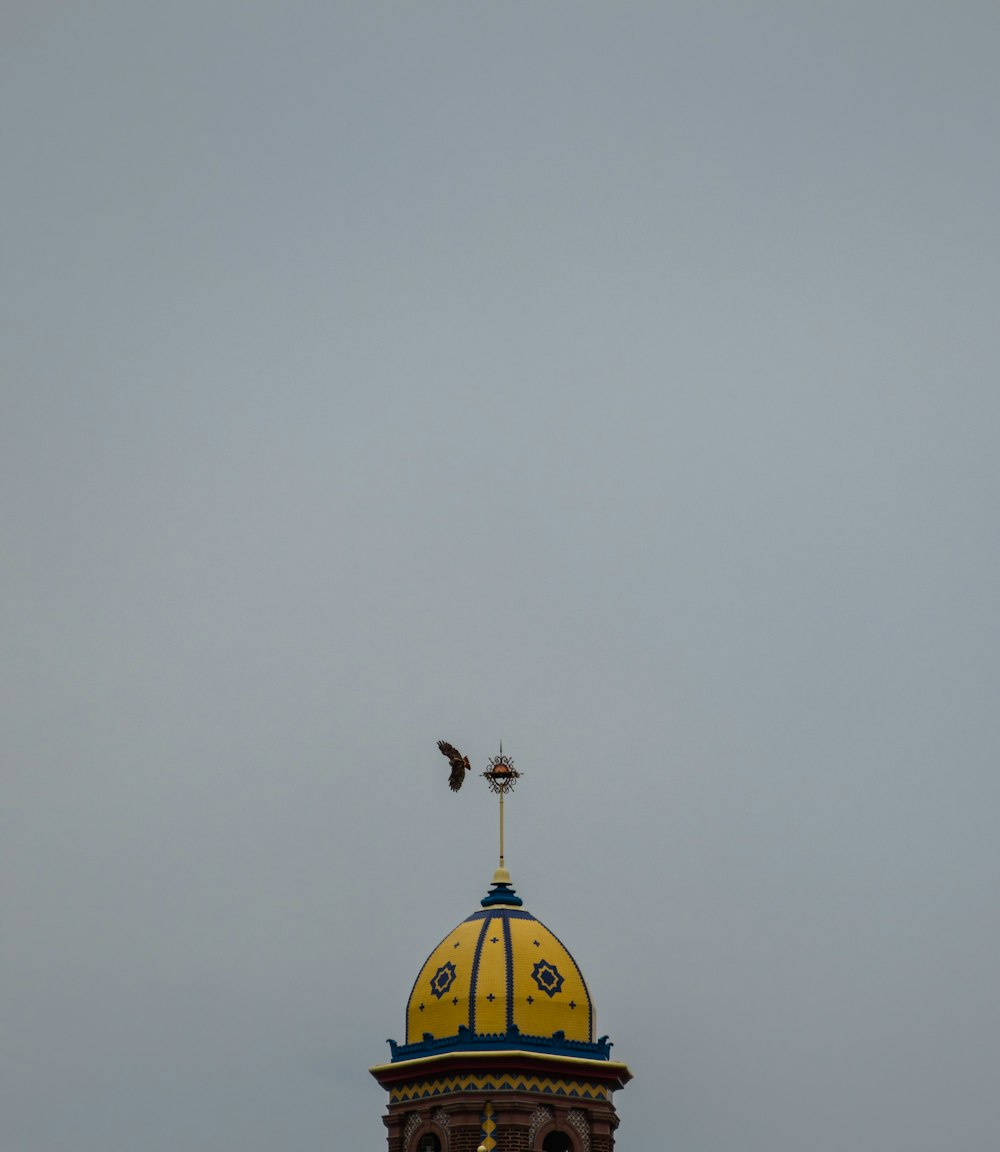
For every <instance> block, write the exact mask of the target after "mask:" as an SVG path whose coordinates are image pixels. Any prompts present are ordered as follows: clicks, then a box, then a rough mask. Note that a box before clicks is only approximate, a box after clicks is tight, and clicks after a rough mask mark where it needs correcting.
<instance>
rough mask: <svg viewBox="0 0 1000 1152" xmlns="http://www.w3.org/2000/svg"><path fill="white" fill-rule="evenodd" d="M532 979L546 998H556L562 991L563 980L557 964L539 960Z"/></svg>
mask: <svg viewBox="0 0 1000 1152" xmlns="http://www.w3.org/2000/svg"><path fill="white" fill-rule="evenodd" d="M531 978H532V979H533V980H534V982H535V983H536V984H537V985H538V987H539V988H540V989H541V991H542V992H544V993H545V995H546V996H548V997H550V998H551V997H552V996H555V994H556V993H557V992H560V991H562V986H563V978H562V975H561V974H560V972H559V969H558V968H557V967H556V966H555V964H550V963H549V962H548V960H539V961H538V963H537V964H536V965H535V967H534V970H533V971H532V973H531Z"/></svg>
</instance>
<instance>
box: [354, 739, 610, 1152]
mask: <svg viewBox="0 0 1000 1152" xmlns="http://www.w3.org/2000/svg"><path fill="white" fill-rule="evenodd" d="M483 775H484V776H485V777H486V779H487V782H488V783H489V784H490V787H491V788H492V789H493V791H494V792H497V793H498V794H499V797H500V829H501V831H500V867H499V868H498V869H497V870H496V872H495V873H494V875H493V882H492V884H491V885H490V889H489V892H488V893H487V894H486V896H485V897H484V898H483V899H482V900H481V901H480V907H479V908H478V909H477V910H476V911H474V912H473V913H472V914H471V915H469V916H467V917H466V918H465V919H464V920H463V921H462V922H461V923H460V924H459V925H458V926H457V927H456V928H455V929H453V930H452V931H451V932H449V933H448V935H447V936H445V938H444V939H443V940H442V941H441V943H440V944H438V945H437V947H436V948H435V949H434V950H433V951H432V952H431V954H430V956H429V957H428V958H427V960H426V961H425V962H424V964H423V966H422V967H421V969H420V971H419V973H418V975H417V978H416V980H415V981H414V984H413V988H412V990H411V992H410V996H409V999H408V1001H407V1004H406V1040H405V1042H404V1043H402V1044H400V1043H397V1042H396V1041H393V1040H390V1041H389V1045H390V1054H391V1059H390V1062H389V1063H388V1064H380V1065H378V1066H377V1067H375V1068H372V1069H371V1073H372V1075H373V1076H374V1077H375V1079H376V1080H377V1081H378V1082H379V1084H380V1085H381V1086H382V1087H383V1088H384V1089H386V1090H387V1091H388V1093H389V1108H388V1112H387V1113H386V1115H385V1116H384V1118H383V1119H384V1122H385V1125H386V1128H387V1129H388V1152H477V1149H485V1152H612V1149H613V1148H614V1132H615V1129H616V1128H617V1127H618V1117H617V1114H616V1112H615V1108H614V1104H613V1103H612V1094H613V1093H614V1092H615V1091H616V1090H617V1089H620V1088H623V1087H624V1086H625V1084H626V1083H627V1082H628V1081H629V1080H630V1079H631V1073H630V1072H629V1070H628V1068H627V1067H626V1066H625V1065H624V1064H619V1063H616V1062H615V1061H612V1060H611V1044H610V1042H609V1041H608V1038H607V1036H601V1037H598V1038H596V1039H595V1035H594V1033H595V1014H594V1004H593V1001H592V1000H591V997H590V991H589V989H588V988H587V983H586V981H585V980H584V978H583V973H582V972H581V971H580V967H579V965H578V964H577V962H576V960H575V959H574V958H573V956H572V955H571V954H570V952H569V951H568V949H567V948H566V947H565V945H564V944H563V943H562V941H561V940H560V939H559V938H558V937H557V936H556V935H555V933H553V932H552V931H551V930H550V929H549V928H547V927H546V926H545V925H544V924H542V922H541V921H540V920H536V919H535V917H534V916H532V914H531V913H530V912H529V911H528V910H527V909H526V908H525V907H524V903H523V901H522V899H521V897H520V896H518V894H517V893H516V892H515V890H514V888H513V887H512V885H511V882H510V874H509V873H508V871H507V869H506V868H505V867H504V861H503V799H504V795H505V793H506V792H508V791H509V790H510V788H511V787H512V786H513V784H514V782H515V780H516V779H517V777H518V775H519V774H518V773H517V772H516V771H515V770H514V767H513V764H512V763H511V761H510V759H509V757H505V756H503V755H501V756H499V757H496V758H495V759H494V760H491V761H490V768H489V770H488V771H487V772H485V773H484V774H483Z"/></svg>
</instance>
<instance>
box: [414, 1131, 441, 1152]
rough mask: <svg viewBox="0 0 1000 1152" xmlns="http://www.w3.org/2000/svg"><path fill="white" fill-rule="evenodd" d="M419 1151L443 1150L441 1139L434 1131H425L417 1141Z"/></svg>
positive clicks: (435, 1151)
mask: <svg viewBox="0 0 1000 1152" xmlns="http://www.w3.org/2000/svg"><path fill="white" fill-rule="evenodd" d="M417 1152H441V1141H440V1140H439V1139H438V1138H437V1137H436V1136H435V1135H434V1133H433V1132H425V1133H424V1134H423V1136H421V1137H420V1139H419V1140H418V1141H417Z"/></svg>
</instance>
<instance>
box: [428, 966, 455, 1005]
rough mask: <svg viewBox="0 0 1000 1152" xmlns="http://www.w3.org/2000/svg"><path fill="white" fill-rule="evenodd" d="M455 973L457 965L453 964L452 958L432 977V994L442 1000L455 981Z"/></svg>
mask: <svg viewBox="0 0 1000 1152" xmlns="http://www.w3.org/2000/svg"><path fill="white" fill-rule="evenodd" d="M455 975H456V973H455V965H454V964H452V962H451V961H450V960H449V961H448V963H447V964H442V965H441V967H440V968H439V969H438V970H437V971H436V972H435V973H434V975H433V976H432V977H431V995H432V996H436V997H437V998H438V999H439V1000H440V999H441V997H442V996H443V995H444V994H445V992H447V991H448V989H449V988H450V987H451V986H452V984H454V983H455Z"/></svg>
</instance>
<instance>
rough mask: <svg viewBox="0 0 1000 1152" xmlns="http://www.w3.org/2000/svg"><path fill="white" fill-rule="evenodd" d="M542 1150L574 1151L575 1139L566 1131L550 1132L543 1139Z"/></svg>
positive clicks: (547, 1151) (549, 1151)
mask: <svg viewBox="0 0 1000 1152" xmlns="http://www.w3.org/2000/svg"><path fill="white" fill-rule="evenodd" d="M542 1152H573V1141H572V1140H570V1138H569V1137H568V1136H567V1135H566V1133H565V1132H550V1133H549V1134H548V1136H546V1137H545V1139H544V1140H543V1141H542Z"/></svg>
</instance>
